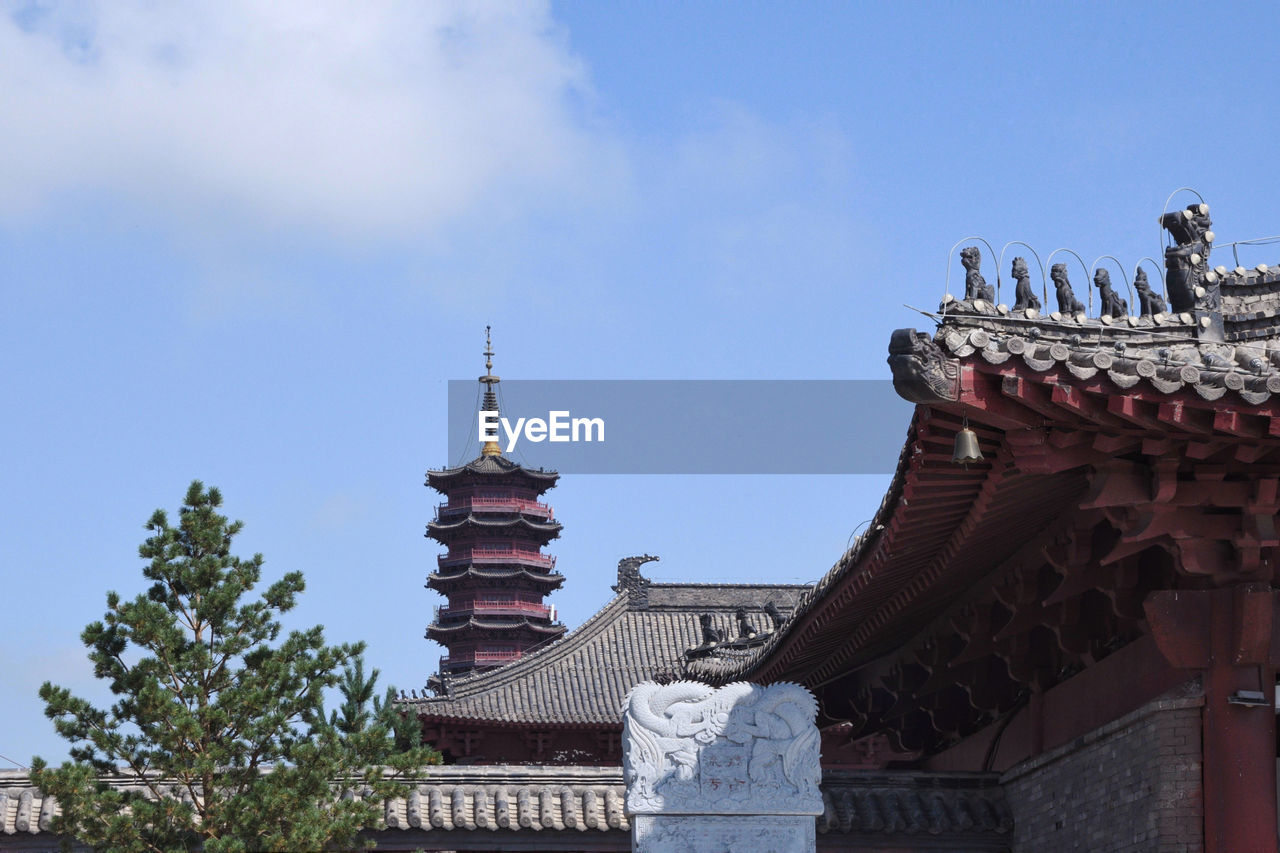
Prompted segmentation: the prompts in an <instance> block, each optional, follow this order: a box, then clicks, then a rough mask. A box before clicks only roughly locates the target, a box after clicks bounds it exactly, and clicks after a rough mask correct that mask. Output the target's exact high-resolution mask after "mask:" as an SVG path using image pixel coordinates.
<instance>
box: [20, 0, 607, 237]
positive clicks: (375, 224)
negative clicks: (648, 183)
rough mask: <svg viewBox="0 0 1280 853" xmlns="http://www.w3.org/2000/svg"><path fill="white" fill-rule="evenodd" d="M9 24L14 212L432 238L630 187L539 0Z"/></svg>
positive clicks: (118, 14) (55, 11)
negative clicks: (91, 200) (468, 221)
mask: <svg viewBox="0 0 1280 853" xmlns="http://www.w3.org/2000/svg"><path fill="white" fill-rule="evenodd" d="M8 11H9V14H8V15H6V16H4V17H0V163H2V164H3V168H0V217H4V218H8V219H11V220H16V219H19V218H24V217H30V216H31V215H33V214H35V213H37V212H39V211H40V210H42V209H47V208H48V207H49V206H50V205H55V204H56V203H57V202H58V201H59V200H60V199H65V198H67V197H69V196H71V197H78V196H79V195H80V194H82V193H84V192H86V191H87V192H90V193H106V194H108V195H110V196H113V197H117V196H120V197H125V198H127V199H130V200H131V201H135V202H140V203H142V204H144V205H147V206H155V207H157V208H158V209H159V211H160V212H161V213H162V214H164V215H182V216H189V215H190V216H195V217H197V218H200V219H204V220H217V221H223V222H226V221H240V222H246V221H247V222H248V223H249V224H250V225H251V226H255V227H271V226H276V225H283V226H289V227H296V226H302V227H304V228H309V229H319V230H320V231H321V232H323V233H329V234H334V235H338V236H344V237H345V236H352V235H354V236H371V235H379V236H381V235H387V234H388V233H390V234H392V235H395V236H402V237H403V236H409V235H414V236H427V235H428V233H429V231H430V230H431V228H432V227H433V226H437V225H440V224H442V223H444V222H447V221H449V220H451V219H454V218H457V217H461V216H467V215H471V214H474V213H476V212H477V210H478V209H480V208H481V207H487V208H491V209H486V211H485V212H486V214H487V215H495V214H496V215H503V214H506V213H519V212H520V211H521V210H522V208H524V207H525V206H527V204H529V203H532V202H533V200H535V199H545V198H546V197H547V196H550V197H551V198H553V199H555V198H561V199H563V198H566V197H567V198H569V199H570V200H572V199H575V198H581V197H583V196H584V195H588V194H591V193H597V192H600V190H599V187H600V186H601V185H605V186H608V185H609V184H610V183H611V182H612V181H613V180H614V179H616V178H617V176H618V175H620V174H621V172H620V171H619V166H618V164H619V162H620V157H619V156H618V155H617V153H616V152H617V148H616V146H615V145H614V144H613V143H612V142H611V141H610V139H609V138H608V136H607V135H606V134H601V133H597V132H596V131H594V130H593V129H592V128H591V127H590V124H589V121H587V120H586V119H584V118H583V113H584V112H587V111H586V110H584V109H583V104H584V103H586V102H589V100H590V89H589V81H588V80H587V75H586V72H585V69H584V68H583V66H582V64H581V63H580V62H579V61H578V60H576V59H575V58H574V57H573V56H572V55H571V54H570V53H569V51H568V50H567V47H566V46H565V43H564V39H563V34H562V33H560V32H559V31H558V30H557V29H556V28H555V26H554V25H553V22H552V21H551V17H550V13H549V11H548V9H547V8H546V7H545V6H544V5H533V4H510V5H508V4H505V3H480V2H477V3H463V2H431V3H419V2H406V3H390V2H388V3H381V2H380V3H368V2H359V3H357V2H351V3H344V2H318V0H276V2H270V3H263V2H257V0H221V2H208V3H183V4H158V3H151V2H146V0H111V2H101V3H96V2H85V3H68V4H64V3H56V2H55V3H52V4H48V3H28V4H23V5H16V6H14V5H11V6H9V7H8Z"/></svg>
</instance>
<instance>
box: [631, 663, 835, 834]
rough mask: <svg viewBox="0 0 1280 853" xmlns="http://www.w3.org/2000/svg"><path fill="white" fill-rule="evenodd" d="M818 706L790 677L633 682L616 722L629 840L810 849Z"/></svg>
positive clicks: (816, 797) (818, 802)
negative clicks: (766, 682)
mask: <svg viewBox="0 0 1280 853" xmlns="http://www.w3.org/2000/svg"><path fill="white" fill-rule="evenodd" d="M817 711H818V704H817V701H816V700H815V699H814V698H813V695H812V694H811V693H809V691H807V690H805V689H804V688H803V687H800V686H799V685H797V684H772V685H770V686H768V687H761V686H760V685H756V684H746V683H738V684H729V685H726V686H724V687H721V688H719V689H718V690H717V689H714V688H712V687H708V686H707V685H705V684H699V683H697V682H692V681H678V682H676V683H674V684H667V685H660V684H655V683H653V682H648V681H647V682H643V683H641V684H638V685H636V686H635V687H634V688H633V689H632V691H631V693H630V694H629V695H628V696H627V704H626V709H625V713H624V716H623V723H622V726H623V767H624V770H625V775H626V782H627V799H626V810H627V814H628V815H629V816H630V817H631V818H632V821H631V824H632V848H633V849H634V850H636V851H639V853H667V851H681V853H691V852H692V853H704V851H706V853H721V851H734V853H755V851H770V853H792V851H796V853H800V851H812V850H813V849H814V843H815V841H814V817H815V816H816V815H819V814H822V794H821V793H820V792H819V790H818V783H819V781H820V780H821V778H822V768H821V766H820V764H819V750H818V746H819V736H818V728H817V726H816V725H814V720H815V718H816V717H817Z"/></svg>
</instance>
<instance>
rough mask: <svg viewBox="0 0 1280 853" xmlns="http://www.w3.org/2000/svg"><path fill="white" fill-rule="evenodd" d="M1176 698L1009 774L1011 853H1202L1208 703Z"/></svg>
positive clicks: (1157, 703) (1168, 698) (1196, 698)
mask: <svg viewBox="0 0 1280 853" xmlns="http://www.w3.org/2000/svg"><path fill="white" fill-rule="evenodd" d="M1180 693H1182V695H1168V696H1166V697H1164V698H1162V699H1158V700H1156V701H1154V702H1151V703H1149V704H1147V705H1145V706H1143V707H1142V708H1139V709H1138V710H1137V711H1134V712H1133V713H1130V714H1126V715H1125V716H1123V717H1121V718H1120V719H1118V720H1115V721H1113V722H1111V723H1108V724H1106V725H1104V726H1102V727H1100V728H1098V729H1095V730H1094V731H1093V732H1090V733H1089V734H1087V735H1085V736H1084V737H1080V738H1077V739H1076V740H1074V741H1073V742H1071V743H1069V744H1066V745H1064V746H1062V747H1059V748H1057V749H1054V750H1051V751H1050V752H1047V753H1045V754H1043V755H1039V756H1036V757H1035V758H1032V759H1029V760H1027V761H1024V762H1022V763H1020V764H1018V765H1016V766H1014V767H1012V768H1010V769H1009V770H1008V771H1007V772H1006V773H1005V774H1004V776H1003V777H1002V780H1001V781H1002V782H1003V784H1004V787H1005V796H1006V798H1007V802H1008V804H1009V808H1010V809H1011V811H1012V812H1013V824H1014V833H1013V834H1014V846H1013V849H1014V851H1015V853H1022V851H1027V853H1065V851H1088V853H1138V851H1142V853H1174V851H1177V853H1200V851H1202V850H1203V849H1204V799H1203V795H1202V789H1201V784H1202V782H1201V776H1202V774H1201V756H1202V750H1201V744H1200V712H1201V706H1202V705H1203V699H1202V698H1201V697H1199V696H1186V695H1185V693H1183V692H1182V691H1180Z"/></svg>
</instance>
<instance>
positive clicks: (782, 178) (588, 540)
mask: <svg viewBox="0 0 1280 853" xmlns="http://www.w3.org/2000/svg"><path fill="white" fill-rule="evenodd" d="M0 8H3V10H4V14H3V15H0V163H3V169H0V286H2V288H3V290H2V292H3V294H4V310H3V311H0V341H2V342H3V343H0V348H2V349H0V351H2V353H3V358H0V387H3V389H4V391H5V398H6V399H7V401H8V405H7V406H6V407H5V417H4V418H3V419H2V420H0V439H2V443H0V446H3V447H4V448H5V452H4V457H3V458H4V465H3V469H2V470H3V472H4V482H5V485H6V488H5V489H4V490H3V492H2V493H0V518H2V519H3V535H2V536H0V565H2V566H3V567H4V569H3V571H4V585H3V590H4V595H3V599H2V601H3V618H2V619H0V672H2V673H3V681H2V684H3V687H4V689H3V690H2V691H0V722H2V723H3V725H2V726H0V732H2V733H3V734H0V754H3V755H5V756H8V757H10V758H13V759H17V760H18V761H19V762H21V763H24V764H25V763H27V762H28V761H29V759H30V756H31V755H32V754H33V753H40V754H43V755H45V756H48V757H53V758H56V757H60V756H61V755H63V754H64V752H65V750H64V746H63V744H62V742H61V741H60V740H59V739H58V738H57V737H56V735H55V734H54V733H53V731H52V727H51V725H50V724H49V723H48V722H47V721H46V720H44V718H43V716H42V712H41V710H42V709H41V706H40V703H39V701H38V699H37V698H36V695H35V693H36V690H37V688H38V686H39V684H40V682H41V681H42V680H44V679H45V678H51V679H53V680H55V681H57V682H59V683H62V684H65V685H67V686H70V687H72V688H74V689H76V690H78V691H81V692H83V693H85V694H87V695H90V696H93V697H95V698H97V697H101V696H102V693H101V689H100V688H99V687H97V686H96V685H94V684H93V680H92V678H91V674H90V669H89V666H88V665H87V663H86V662H85V658H84V652H83V648H82V647H81V645H80V643H79V640H78V635H79V632H80V630H81V629H82V628H83V626H84V625H85V624H86V623H88V622H90V621H92V620H94V619H97V618H100V616H101V614H102V611H103V606H104V605H103V601H104V593H105V591H106V590H107V589H116V590H118V591H120V592H121V593H124V594H132V593H135V592H137V591H140V590H141V589H142V583H141V575H140V562H139V561H138V560H137V558H136V549H137V545H138V543H139V542H140V541H141V540H142V538H143V536H144V531H143V529H142V525H143V523H144V522H145V520H146V519H147V518H148V516H149V515H150V513H151V511H152V510H153V509H155V508H156V507H158V506H162V507H166V508H168V509H170V510H173V509H175V508H176V505H177V502H178V501H179V500H180V498H181V496H182V494H183V492H184V489H185V487H186V485H187V483H188V482H189V481H190V480H191V479H193V478H201V479H203V480H205V481H206V482H208V483H212V484H216V485H218V486H219V487H220V488H221V489H222V490H223V492H224V494H225V496H226V501H227V503H226V507H227V510H228V512H229V513H230V514H231V515H233V516H234V517H238V518H242V519H243V520H244V521H245V522H246V524H247V526H246V530H245V532H244V534H243V536H242V538H241V543H240V549H241V550H242V551H243V552H244V553H246V554H247V553H252V552H254V551H261V552H262V553H263V554H264V555H265V556H266V560H267V562H266V573H267V575H268V576H269V577H276V576H278V575H279V574H281V573H283V572H285V571H289V570H293V569H300V570H302V571H303V572H304V573H305V574H306V577H307V581H308V592H307V593H306V594H305V595H304V596H303V598H302V599H301V602H300V604H299V606H298V608H297V610H296V611H295V612H294V614H291V616H290V624H293V625H298V626H302V625H309V624H314V623H317V622H318V623H322V624H324V625H325V626H326V628H327V631H328V634H329V636H330V638H331V639H332V640H356V639H363V640H366V641H367V642H368V643H369V646H370V652H369V656H370V659H371V661H372V662H373V663H374V664H376V665H377V666H378V667H379V668H380V669H381V670H382V671H383V678H384V680H389V681H391V682H393V683H395V684H396V685H398V686H400V687H403V688H410V687H420V686H421V685H422V684H423V683H424V681H425V680H426V678H427V676H428V675H429V674H431V673H432V672H433V671H434V670H435V665H436V664H435V662H436V658H437V656H438V655H439V654H440V653H441V650H440V649H439V648H438V647H436V646H434V645H433V644H431V643H429V642H427V641H426V640H424V639H423V638H422V634H423V630H424V628H425V626H426V624H427V622H428V621H430V619H431V608H432V606H433V605H435V604H438V603H440V600H439V599H437V598H435V597H434V596H433V595H432V594H431V593H429V592H428V591H427V590H425V589H423V587H422V584H423V581H424V579H425V575H426V573H427V571H428V570H429V567H430V565H431V564H432V562H433V560H434V555H435V554H436V553H437V551H438V549H437V548H436V547H435V545H434V544H433V543H431V542H428V541H426V540H424V539H423V538H422V533H423V529H424V526H425V524H426V522H427V521H428V520H429V518H430V516H431V513H432V508H433V507H434V505H435V502H436V496H435V495H434V493H430V492H428V490H427V489H425V488H423V486H422V479H423V477H422V474H423V472H424V471H425V469H426V468H428V467H437V466H440V465H443V464H446V463H448V462H449V461H451V460H449V459H447V458H446V456H447V454H446V444H445V403H446V397H445V391H446V382H447V380H449V379H457V378H465V377H470V376H474V375H477V374H478V373H480V372H481V369H482V366H481V357H480V354H479V352H480V349H481V347H482V340H483V329H484V326H485V325H486V324H492V326H493V327H494V335H495V348H496V350H497V352H498V355H497V358H496V372H498V373H500V374H502V375H504V376H509V377H512V378H516V377H518V378H522V379H562V378H564V379H577V378H583V379H612V378H618V379H635V378H642V379H692V378H699V379H701V378H728V379H777V378H811V377H812V378H832V379H835V378H886V377H887V369H886V367H885V362H884V359H885V351H886V345H887V341H888V337H889V333H890V331H891V330H892V329H894V328H897V327H900V326H909V325H914V326H917V327H922V326H923V325H927V323H928V321H927V319H926V318H923V317H921V316H920V315H918V314H914V313H913V312H911V311H910V310H908V309H907V308H905V307H903V305H904V303H907V304H911V305H916V306H920V307H926V308H928V307H932V306H934V305H936V303H937V301H938V300H939V298H940V297H941V295H942V292H943V287H944V284H945V281H946V275H947V251H948V249H949V248H950V246H951V245H952V244H953V243H954V242H955V241H956V240H958V239H960V238H962V237H966V236H968V235H971V234H979V235H982V236H983V237H985V238H986V239H987V240H989V241H990V242H991V243H993V244H995V245H996V246H997V247H1000V246H1002V245H1003V244H1004V243H1006V242H1007V241H1010V240H1025V241H1026V242H1028V243H1030V244H1031V245H1033V246H1034V247H1036V249H1037V251H1039V252H1040V254H1041V257H1045V256H1047V254H1048V253H1049V252H1050V251H1052V250H1054V249H1056V248H1058V247H1062V246H1066V247H1070V248H1072V249H1074V250H1075V251H1077V252H1078V253H1079V254H1080V255H1082V256H1083V257H1084V259H1085V261H1086V262H1090V261H1091V260H1092V259H1093V258H1096V257H1098V256H1100V255H1102V254H1107V253H1109V254H1114V255H1116V256H1117V257H1118V258H1120V259H1121V260H1122V261H1123V262H1124V263H1125V264H1126V266H1128V267H1129V268H1130V269H1132V265H1133V263H1135V262H1136V261H1137V260H1138V259H1139V258H1141V257H1142V256H1144V255H1158V253H1159V252H1160V249H1161V243H1160V233H1159V229H1158V227H1157V225H1156V217H1157V215H1158V214H1159V213H1160V211H1161V208H1162V206H1163V205H1164V203H1165V199H1166V197H1167V196H1168V195H1169V193H1170V192H1171V191H1173V190H1174V189H1176V188H1178V187H1180V186H1192V187H1195V188H1196V189H1198V190H1199V191H1200V192H1201V193H1203V194H1204V196H1205V198H1206V199H1207V200H1208V201H1209V203H1210V204H1211V205H1212V207H1213V216H1214V220H1215V231H1216V232H1217V234H1218V237H1219V243H1220V247H1221V246H1222V245H1223V244H1225V243H1226V242H1228V241H1231V240H1238V239H1246V238H1253V237H1260V236H1267V235H1271V234H1275V233H1280V209H1277V206H1276V205H1275V203H1274V198H1275V192H1276V191H1275V187H1276V172H1277V169H1276V165H1275V162H1276V159H1275V139H1276V138H1277V137H1278V136H1280V110H1277V109H1276V107H1275V104H1276V103H1277V98H1276V95H1277V88H1278V86H1277V83H1278V82H1280V58H1277V54H1276V52H1275V51H1274V50H1273V49H1272V37H1271V34H1272V33H1274V32H1276V31H1277V28H1276V24H1277V19H1278V18H1280V13H1278V11H1277V8H1276V7H1275V6H1274V4H1263V3H1259V4H1224V5H1219V6H1215V7H1213V9H1212V10H1209V11H1207V12H1206V8H1205V7H1204V6H1203V5H1202V4H1190V3H1160V4H1155V3H1099V4H1079V3H1074V4H1051V5H1046V4H1023V3H1019V4H1012V3H1011V4H996V3H983V4H976V3H972V4H960V3H898V4H853V3H807V4H795V3H736V4H726V3H711V2H705V3H668V2H664V3H639V2H630V3H594V2H574V3H555V4H552V5H550V6H547V5H541V4H527V5H514V6H505V5H501V4H475V5H470V4H453V3H438V4H417V3H404V4H390V3H388V4H355V3H352V4H332V3H315V2H306V3H302V2H296V3H290V2H282V3H273V4H261V3H251V2H247V0H245V2H221V3H216V4H214V3H208V4H185V5H183V6H181V7H175V8H172V9H168V8H166V7H163V6H159V7H157V6H156V5H155V4H151V3H146V2H141V0H137V2H134V0H118V2H112V3H109V4H108V3H93V2H81V3H58V2H41V3H4V4H3V5H2V6H0ZM1190 200H1191V197H1189V196H1185V195H1184V196H1181V197H1179V198H1178V199H1175V204H1185V203H1187V202H1188V201H1190ZM1219 253H1220V254H1221V256H1222V262H1226V263H1230V261H1229V260H1228V258H1227V256H1228V255H1229V252H1226V251H1225V250H1224V249H1223V248H1220V249H1219ZM1277 254H1280V247H1266V248H1263V249H1251V250H1242V253H1241V260H1242V262H1244V263H1246V264H1247V265H1252V264H1254V263H1258V262H1260V261H1266V262H1269V263H1275V262H1277V261H1280V257H1277ZM1218 258H1219V255H1215V260H1217V259H1218ZM1006 263H1007V259H1006ZM951 265H952V266H953V267H954V268H955V270H958V269H959V266H958V262H956V261H955V260H954V259H953V260H952V261H951ZM993 267H994V265H993V263H992V262H991V260H989V259H988V260H987V261H986V265H984V272H986V274H987V277H988V279H989V280H990V279H992V278H993V275H992V272H993ZM955 270H953V275H952V281H953V283H954V282H955V281H957V280H958V279H957V277H956V272H955ZM1114 275H1115V274H1114V273H1113V276H1114ZM1072 277H1073V278H1077V277H1078V283H1077V290H1078V291H1079V290H1082V289H1083V288H1082V285H1083V283H1084V282H1083V277H1084V273H1083V272H1082V271H1081V272H1076V271H1074V269H1073V271H1072ZM868 417H875V413H868ZM906 427H907V424H906V423H905V421H904V422H903V423H902V424H901V429H902V431H903V434H904V435H905V430H906ZM857 430H858V424H856V423H851V424H847V425H844V427H843V429H842V431H841V432H840V433H839V434H838V435H837V436H836V439H835V440H856V435H857ZM716 452H717V447H716V445H715V443H714V441H709V442H708V446H707V453H716ZM814 452H815V453H821V452H822V442H821V441H817V440H815V445H814ZM527 455H528V457H529V461H531V462H533V463H535V464H536V462H537V459H536V454H535V453H533V452H532V451H530V452H529V453H528V454H527ZM885 485H886V480H885V478H882V477H871V476H860V477H843V476H811V477H780V476H759V477H753V476H749V475H739V476H724V477H694V476H685V477H658V476H628V477H621V476H617V477H610V476H587V475H581V476H575V477H565V478H564V479H563V481H562V482H561V485H560V486H559V487H558V488H557V489H556V490H555V491H554V492H552V493H551V495H550V499H551V502H552V503H553V504H554V506H555V507H556V510H557V514H558V515H559V517H560V519H561V520H562V521H563V523H564V525H565V529H564V534H563V537H562V539H561V540H559V541H557V542H556V543H554V546H553V549H552V550H553V552H554V553H556V554H557V555H558V557H559V566H560V568H561V570H562V571H563V572H564V574H565V575H566V577H567V583H566V586H565V588H564V589H563V590H562V591H560V592H558V593H556V594H555V596H554V597H553V599H552V601H553V602H554V603H556V604H557V605H558V606H559V610H560V614H561V618H562V619H563V621H565V622H566V623H567V624H569V625H570V626H574V625H576V624H578V623H580V622H581V621H582V620H583V619H584V618H586V617H587V616H588V615H590V614H591V613H592V612H594V611H595V610H596V609H597V608H598V607H599V606H600V605H601V604H602V603H603V602H604V601H606V600H607V599H608V597H609V596H610V595H611V593H610V591H609V584H610V583H612V582H613V580H614V571H615V566H616V563H617V560H618V559H619V558H620V557H623V556H626V555H629V554H636V553H642V552H645V551H648V552H650V553H656V554H659V555H661V556H662V558H663V559H662V562H661V563H659V564H656V565H650V566H648V567H647V568H648V569H649V570H651V574H652V575H653V576H654V577H656V578H661V579H691V580H743V581H749V580H788V581H795V582H798V583H804V582H810V581H813V580H816V579H817V578H818V577H820V576H821V575H822V574H823V572H825V571H826V569H827V568H828V567H829V566H830V565H831V564H832V562H833V561H834V560H835V559H836V558H837V557H838V556H839V555H840V553H841V551H842V550H843V548H844V547H845V545H846V543H847V542H848V539H849V535H850V533H851V532H852V531H853V530H854V528H855V527H856V526H858V525H859V523H861V522H862V521H864V520H865V519H867V518H869V517H870V516H871V514H872V513H873V512H874V510H875V507H876V506H877V505H878V503H879V500H880V498H881V495H882V493H883V489H884V487H885ZM2 763H3V762H0V764H2Z"/></svg>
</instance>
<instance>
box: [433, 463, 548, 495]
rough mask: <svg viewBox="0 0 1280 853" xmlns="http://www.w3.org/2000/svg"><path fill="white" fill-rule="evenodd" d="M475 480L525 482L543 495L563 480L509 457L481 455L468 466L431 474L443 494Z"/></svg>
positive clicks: (435, 485) (434, 484) (434, 471)
mask: <svg viewBox="0 0 1280 853" xmlns="http://www.w3.org/2000/svg"><path fill="white" fill-rule="evenodd" d="M475 477H480V478H484V479H489V478H501V479H518V480H523V481H525V485H527V486H529V487H530V488H533V489H536V490H537V492H538V493H539V494H540V493H542V492H545V491H546V490H547V489H550V488H551V487H552V486H554V485H555V484H556V480H558V479H560V475H559V474H557V473H556V472H555V471H547V470H544V469H542V468H526V467H524V466H523V465H521V464H520V463H518V462H513V461H512V460H510V459H507V458H506V457H505V456H478V457H476V458H475V459H472V460H471V461H470V462H468V463H466V464H465V465H459V466H457V467H454V468H441V469H438V470H436V469H433V470H430V471H427V485H428V486H431V487H432V488H433V489H435V490H436V491H440V492H443V491H445V490H446V489H448V488H451V487H452V486H453V485H454V484H457V483H461V482H465V481H466V480H469V479H472V478H475Z"/></svg>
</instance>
